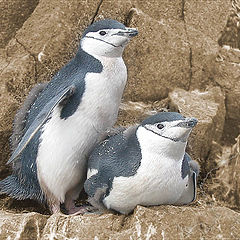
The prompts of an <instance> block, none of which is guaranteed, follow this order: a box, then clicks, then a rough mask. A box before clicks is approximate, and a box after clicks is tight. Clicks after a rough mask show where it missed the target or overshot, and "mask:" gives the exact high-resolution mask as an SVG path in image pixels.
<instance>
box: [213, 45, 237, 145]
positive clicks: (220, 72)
mask: <svg viewBox="0 0 240 240" xmlns="http://www.w3.org/2000/svg"><path fill="white" fill-rule="evenodd" d="M216 59H217V61H216V64H215V67H216V69H215V71H216V74H215V76H214V79H215V81H216V83H217V84H218V86H220V87H221V89H222V90H223V91H224V92H225V94H226V110H227V116H226V124H225V129H224V132H225V133H224V135H225V137H224V138H225V141H230V142H232V143H233V142H234V139H235V138H236V137H237V136H238V134H239V133H240V118H239V116H240V50H239V49H230V48H227V47H225V48H222V49H221V50H220V51H219V53H218V56H217V58H216Z"/></svg>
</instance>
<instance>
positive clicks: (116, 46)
mask: <svg viewBox="0 0 240 240" xmlns="http://www.w3.org/2000/svg"><path fill="white" fill-rule="evenodd" d="M85 38H92V39H95V40H99V41H102V42H105V43H107V44H109V45H111V46H113V47H122V45H119V46H117V45H114V44H113V43H110V42H106V41H104V40H102V39H100V38H95V37H92V36H85Z"/></svg>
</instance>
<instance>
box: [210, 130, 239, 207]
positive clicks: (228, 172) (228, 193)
mask: <svg viewBox="0 0 240 240" xmlns="http://www.w3.org/2000/svg"><path fill="white" fill-rule="evenodd" d="M236 141H237V143H236V144H235V145H234V146H233V147H232V148H229V147H224V151H223V155H222V157H221V158H220V159H219V161H218V170H217V173H216V176H215V177H214V178H213V179H212V181H211V185H210V187H209V189H210V191H209V192H210V194H212V196H213V198H215V199H217V200H220V201H223V202H224V203H225V204H226V205H228V206H231V207H235V208H238V209H239V208H240V135H239V136H238V138H237V139H236Z"/></svg>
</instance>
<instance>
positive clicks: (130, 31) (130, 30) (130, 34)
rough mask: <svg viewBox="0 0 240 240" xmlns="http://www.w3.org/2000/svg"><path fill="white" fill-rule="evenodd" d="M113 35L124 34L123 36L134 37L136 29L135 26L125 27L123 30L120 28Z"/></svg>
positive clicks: (136, 32) (136, 33)
mask: <svg viewBox="0 0 240 240" xmlns="http://www.w3.org/2000/svg"><path fill="white" fill-rule="evenodd" d="M113 35H118V36H124V37H129V38H132V37H135V36H137V35H138V30H137V29H136V28H127V27H126V29H125V30H121V31H119V32H117V33H115V34H113Z"/></svg>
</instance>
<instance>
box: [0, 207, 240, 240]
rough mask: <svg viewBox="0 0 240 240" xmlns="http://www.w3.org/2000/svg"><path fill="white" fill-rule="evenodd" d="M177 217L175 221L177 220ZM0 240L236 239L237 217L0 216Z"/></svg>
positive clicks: (182, 210)
mask: <svg viewBox="0 0 240 240" xmlns="http://www.w3.org/2000/svg"><path fill="white" fill-rule="evenodd" d="M176 216H177V217H176ZM0 230H1V231H0V238H1V239H6V238H7V237H10V238H11V239H12V238H16V237H19V239H59V240H63V239H70V238H71V239H82V240H85V239H99V240H102V239H159V238H166V239H193V238H194V239H200V238H206V239H211V238H216V237H217V238H223V239H224V238H233V239H234V238H237V237H238V236H239V234H240V214H239V213H237V212H234V211H232V210H230V209H228V208H225V207H216V206H204V205H202V206H198V207H196V206H192V207H191V206H189V207H174V206H160V207H153V208H145V207H141V206H138V207H137V208H136V209H135V211H134V213H133V214H132V215H130V216H124V215H120V216H118V215H113V214H103V215H95V214H88V215H83V216H74V217H73V216H64V215H57V214H55V215H52V216H51V217H50V218H48V219H47V216H44V215H39V214H37V213H28V214H11V213H7V212H0Z"/></svg>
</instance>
